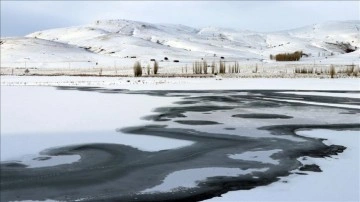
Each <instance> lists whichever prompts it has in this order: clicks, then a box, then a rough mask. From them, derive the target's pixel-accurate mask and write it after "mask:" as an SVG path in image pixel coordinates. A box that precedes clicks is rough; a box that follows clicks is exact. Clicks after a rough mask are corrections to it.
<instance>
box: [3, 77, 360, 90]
mask: <svg viewBox="0 0 360 202" xmlns="http://www.w3.org/2000/svg"><path fill="white" fill-rule="evenodd" d="M1 85H2V86H14V85H15V86H23V85H26V86H106V87H111V88H125V89H133V90H210V89H211V90H231V89H240V90H242V89H243V90H248V89H250V90H251V89H257V90H274V89H276V90H360V80H359V79H355V78H352V79H351V78H347V79H317V78H298V79H285V78H283V79H276V78H274V79H269V78H256V79H251V78H244V79H242V78H221V77H218V78H124V77H122V78H119V77H71V76H56V77H54V76H1Z"/></svg>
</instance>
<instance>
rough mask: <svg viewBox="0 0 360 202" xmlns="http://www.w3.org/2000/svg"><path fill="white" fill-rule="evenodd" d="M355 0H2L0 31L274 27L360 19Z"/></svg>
mask: <svg viewBox="0 0 360 202" xmlns="http://www.w3.org/2000/svg"><path fill="white" fill-rule="evenodd" d="M359 13H360V3H359V1H347V2H344V1H292V2H289V1H252V2H250V1H133V2H131V1H121V2H120V1H119V2H116V1H71V2H70V1H3V0H1V36H23V35H26V34H28V33H31V32H34V31H39V30H44V29H49V28H58V27H66V26H73V25H81V24H87V23H92V22H94V21H95V20H98V19H128V20H137V21H144V22H150V23H173V24H183V25H188V26H192V27H197V28H200V27H206V26H216V27H228V28H235V29H247V30H253V31H260V32H268V31H278V30H284V29H291V28H296V27H300V26H305V25H310V24H314V23H321V22H326V21H334V20H336V21H337V20H360V19H359V18H360V17H359V15H360V14H359Z"/></svg>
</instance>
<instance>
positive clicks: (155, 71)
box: [154, 61, 159, 74]
mask: <svg viewBox="0 0 360 202" xmlns="http://www.w3.org/2000/svg"><path fill="white" fill-rule="evenodd" d="M158 71H159V63H158V62H157V61H155V62H154V74H157V73H158Z"/></svg>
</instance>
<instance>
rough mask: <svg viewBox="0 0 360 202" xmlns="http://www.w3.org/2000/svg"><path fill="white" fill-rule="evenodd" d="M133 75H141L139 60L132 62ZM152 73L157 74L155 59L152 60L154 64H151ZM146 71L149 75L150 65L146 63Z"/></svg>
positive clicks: (157, 64) (157, 68)
mask: <svg viewBox="0 0 360 202" xmlns="http://www.w3.org/2000/svg"><path fill="white" fill-rule="evenodd" d="M133 69H134V76H135V77H140V76H142V74H143V71H142V69H143V68H142V67H141V63H140V62H139V61H136V62H135V64H134V67H133ZM152 70H153V71H152V73H153V74H157V73H158V71H159V63H158V62H157V61H154V64H153V69H152ZM146 72H147V75H150V74H151V68H150V65H147V67H146Z"/></svg>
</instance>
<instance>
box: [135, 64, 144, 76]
mask: <svg viewBox="0 0 360 202" xmlns="http://www.w3.org/2000/svg"><path fill="white" fill-rule="evenodd" d="M134 76H135V77H139V76H142V68H141V64H140V62H139V61H136V62H135V64H134Z"/></svg>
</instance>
